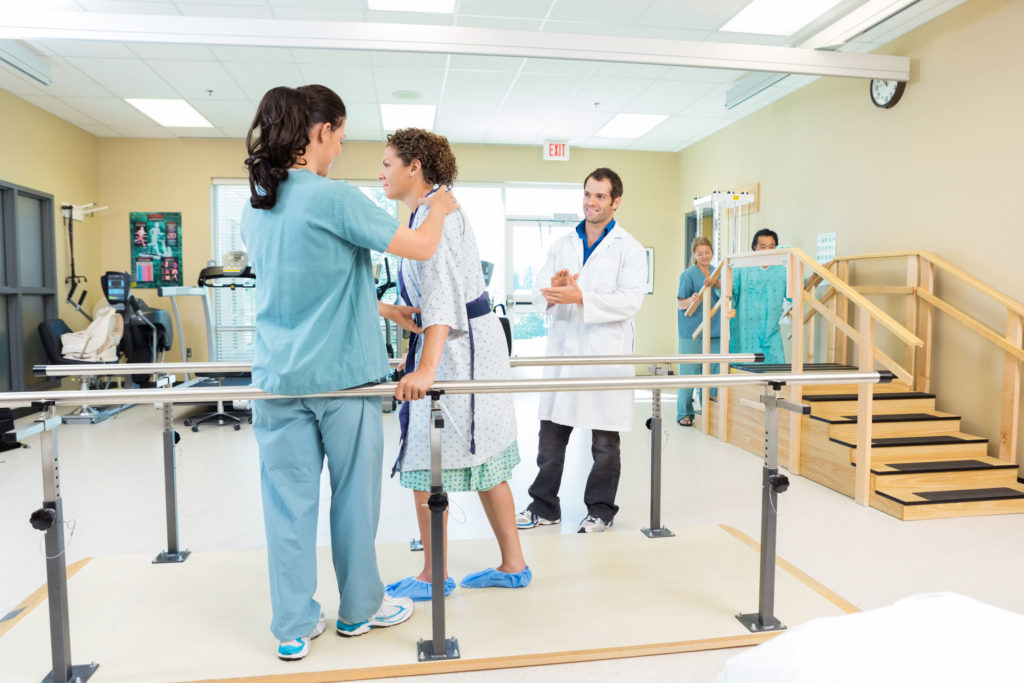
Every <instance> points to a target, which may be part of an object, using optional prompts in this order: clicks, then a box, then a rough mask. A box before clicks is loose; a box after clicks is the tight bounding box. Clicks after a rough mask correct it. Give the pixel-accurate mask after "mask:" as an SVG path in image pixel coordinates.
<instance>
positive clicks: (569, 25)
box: [544, 17, 622, 49]
mask: <svg viewBox="0 0 1024 683" xmlns="http://www.w3.org/2000/svg"><path fill="white" fill-rule="evenodd" d="M596 18H598V19H600V17H596ZM544 33H572V34H583V35H592V36H595V37H598V38H599V37H603V36H613V37H617V36H619V35H621V34H622V27H621V26H620V25H619V24H614V23H612V22H610V21H606V20H605V21H548V22H547V23H545V24H544ZM599 47H600V45H597V44H595V45H594V48H595V49H598V48H599Z"/></svg>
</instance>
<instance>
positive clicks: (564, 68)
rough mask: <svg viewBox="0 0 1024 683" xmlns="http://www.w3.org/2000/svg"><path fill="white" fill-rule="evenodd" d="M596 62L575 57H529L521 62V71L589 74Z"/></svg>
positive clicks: (596, 64) (594, 67)
mask: <svg viewBox="0 0 1024 683" xmlns="http://www.w3.org/2000/svg"><path fill="white" fill-rule="evenodd" d="M598 64H599V63H598V62H586V61H582V60H577V59H541V58H538V57H530V58H528V59H527V60H526V63H525V64H523V73H532V74H578V75H589V74H591V73H593V72H594V69H596V68H597V66H598Z"/></svg>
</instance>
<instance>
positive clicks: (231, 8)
mask: <svg viewBox="0 0 1024 683" xmlns="http://www.w3.org/2000/svg"><path fill="white" fill-rule="evenodd" d="M174 4H175V6H176V7H177V8H178V12H179V13H181V14H183V15H184V16H186V17H226V18H230V19H274V18H275V17H274V14H273V13H272V12H271V11H270V8H269V7H267V6H266V5H263V4H262V3H261V4H260V5H255V6H254V5H211V4H209V3H206V2H204V3H197V2H176V3H174Z"/></svg>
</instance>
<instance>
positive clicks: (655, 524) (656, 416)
mask: <svg viewBox="0 0 1024 683" xmlns="http://www.w3.org/2000/svg"><path fill="white" fill-rule="evenodd" d="M654 372H655V374H659V375H660V374H666V371H665V369H664V368H654ZM648 426H649V427H650V430H651V526H650V527H648V528H646V529H641V530H640V532H641V533H643V535H644V536H646V537H647V538H668V537H669V536H675V534H673V533H672V532H671V531H669V530H668V529H666V528H665V527H663V526H661V389H653V390H652V391H651V419H650V421H649V422H648Z"/></svg>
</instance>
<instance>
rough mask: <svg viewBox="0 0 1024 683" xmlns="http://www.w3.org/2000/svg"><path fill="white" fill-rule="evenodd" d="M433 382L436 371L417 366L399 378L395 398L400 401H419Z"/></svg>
mask: <svg viewBox="0 0 1024 683" xmlns="http://www.w3.org/2000/svg"><path fill="white" fill-rule="evenodd" d="M433 384H434V371H433V370H430V369H429V368H417V369H416V370H415V371H413V372H410V373H409V374H408V375H405V376H404V377H402V379H401V380H399V382H398V387H397V388H396V389H395V398H397V399H398V400H399V401H417V400H419V399H421V398H423V397H424V396H426V395H427V391H428V390H429V389H430V387H431V386H432V385H433Z"/></svg>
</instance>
